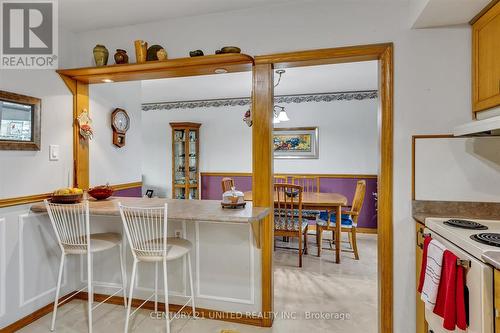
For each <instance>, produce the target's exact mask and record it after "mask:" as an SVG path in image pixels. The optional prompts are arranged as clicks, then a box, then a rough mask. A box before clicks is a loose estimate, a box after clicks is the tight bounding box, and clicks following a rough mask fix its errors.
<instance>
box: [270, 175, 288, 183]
mask: <svg viewBox="0 0 500 333" xmlns="http://www.w3.org/2000/svg"><path fill="white" fill-rule="evenodd" d="M273 182H274V184H286V183H288V177H287V176H279V175H274V177H273Z"/></svg>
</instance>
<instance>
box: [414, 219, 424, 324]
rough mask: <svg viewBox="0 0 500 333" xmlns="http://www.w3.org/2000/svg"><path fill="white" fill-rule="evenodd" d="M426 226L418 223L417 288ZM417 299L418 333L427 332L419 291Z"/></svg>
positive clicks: (416, 251)
mask: <svg viewBox="0 0 500 333" xmlns="http://www.w3.org/2000/svg"><path fill="white" fill-rule="evenodd" d="M423 233H424V226H423V225H422V224H420V223H417V246H416V248H415V254H416V271H417V280H416V281H417V284H416V286H415V290H416V289H417V288H418V282H419V279H420V268H421V265H422V257H423V252H424V251H423V245H424V239H423V238H424V237H423ZM415 295H416V297H415V301H416V308H417V327H416V333H427V322H426V321H425V313H424V310H425V306H424V302H422V300H421V299H420V293H419V292H418V291H416V292H415Z"/></svg>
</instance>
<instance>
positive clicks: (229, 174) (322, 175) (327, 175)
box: [200, 171, 378, 179]
mask: <svg viewBox="0 0 500 333" xmlns="http://www.w3.org/2000/svg"><path fill="white" fill-rule="evenodd" d="M200 175H201V176H215V177H224V176H226V177H251V176H252V173H251V172H223V171H219V172H201V173H200ZM275 176H288V177H293V176H305V177H319V178H367V179H375V178H377V177H378V176H377V175H367V174H335V173H277V174H275Z"/></svg>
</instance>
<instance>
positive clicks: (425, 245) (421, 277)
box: [418, 236, 432, 293]
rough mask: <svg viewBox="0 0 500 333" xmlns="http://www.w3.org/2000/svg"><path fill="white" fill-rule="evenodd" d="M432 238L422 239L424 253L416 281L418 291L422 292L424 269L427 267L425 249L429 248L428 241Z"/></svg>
mask: <svg viewBox="0 0 500 333" xmlns="http://www.w3.org/2000/svg"><path fill="white" fill-rule="evenodd" d="M431 240H432V238H431V237H430V236H429V237H425V239H424V254H423V256H422V267H421V268H420V280H419V282H418V292H419V293H421V292H422V288H423V287H424V281H425V270H426V267H427V249H428V248H429V243H430V242H431Z"/></svg>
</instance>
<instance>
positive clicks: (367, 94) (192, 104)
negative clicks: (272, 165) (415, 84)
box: [141, 90, 378, 111]
mask: <svg viewBox="0 0 500 333" xmlns="http://www.w3.org/2000/svg"><path fill="white" fill-rule="evenodd" d="M377 97H378V92H377V91H376V90H366V91H346V92H329V93H315V94H296V95H279V96H275V97H274V103H280V104H281V103H294V104H300V103H311V102H313V103H314V102H328V103H331V102H337V101H352V100H355V101H362V100H365V99H375V98H377ZM251 104H252V103H251V99H250V97H239V98H220V99H206V100H193V101H172V102H160V103H144V104H142V107H141V109H142V111H153V110H174V109H194V108H210V107H214V108H218V107H231V106H246V105H251Z"/></svg>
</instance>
